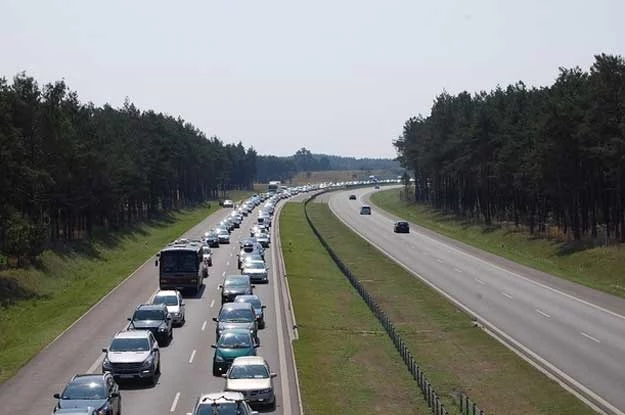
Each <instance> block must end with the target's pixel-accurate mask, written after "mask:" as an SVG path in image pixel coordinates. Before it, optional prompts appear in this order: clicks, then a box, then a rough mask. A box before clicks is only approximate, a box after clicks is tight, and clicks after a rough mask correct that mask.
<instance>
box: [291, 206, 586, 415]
mask: <svg viewBox="0 0 625 415" xmlns="http://www.w3.org/2000/svg"><path fill="white" fill-rule="evenodd" d="M308 211H309V213H310V215H311V219H312V220H313V222H314V223H315V226H316V227H317V228H318V230H319V231H320V232H321V234H322V235H323V236H324V238H325V239H326V240H327V241H328V243H329V244H330V245H331V246H332V248H333V249H334V250H335V252H336V253H337V255H339V257H340V258H341V259H342V260H343V261H344V262H345V263H346V264H347V265H348V266H349V268H350V269H351V270H352V272H353V273H354V275H356V276H357V277H358V278H359V280H360V281H361V282H362V283H363V284H364V285H365V287H366V288H367V290H368V291H369V292H370V294H371V295H373V296H374V297H375V298H376V300H377V301H378V303H379V304H380V305H381V307H382V309H383V310H384V311H385V312H386V313H387V314H388V315H389V317H390V318H391V320H392V321H393V322H394V323H395V325H396V326H397V327H398V329H399V330H400V333H401V336H402V337H403V338H404V340H405V341H406V343H407V344H408V347H409V349H410V350H411V352H412V353H413V354H414V355H415V358H416V360H417V361H418V362H419V364H420V366H421V367H423V369H424V370H425V373H426V375H427V376H428V377H429V378H430V381H431V382H432V384H433V387H434V388H435V389H436V390H437V391H438V393H439V394H440V395H441V397H442V399H443V402H444V404H445V407H446V408H448V409H450V408H453V407H456V408H457V404H456V403H455V400H456V398H455V396H457V395H456V394H457V393H458V392H460V391H462V392H465V393H466V394H467V395H469V396H470V397H471V398H472V399H473V400H474V401H475V402H476V403H477V404H478V406H479V407H480V408H481V409H483V410H484V411H485V413H488V414H505V415H517V414H518V415H521V414H523V415H526V414H536V415H543V414H544V415H557V414H562V415H570V414H576V415H583V414H594V412H593V411H592V410H591V409H590V408H588V407H586V406H585V405H584V404H583V403H582V402H581V401H579V400H578V399H576V398H575V397H574V396H573V395H571V394H569V393H568V392H566V391H565V390H564V389H562V388H561V387H560V386H559V385H558V384H557V383H555V382H553V381H551V380H550V379H548V378H547V377H546V376H544V375H543V374H542V373H540V372H538V371H537V370H536V369H534V368H533V367H532V366H531V365H529V364H528V363H527V362H525V361H524V360H523V359H521V358H520V357H518V356H517V355H516V354H514V353H513V352H512V351H510V350H508V349H507V348H506V347H505V346H503V345H501V344H500V343H499V342H497V341H496V340H494V339H492V338H491V337H489V336H488V335H487V334H485V332H483V331H482V330H480V329H479V328H476V327H474V326H473V324H472V321H471V318H470V317H469V316H468V315H466V314H464V313H463V312H461V311H459V310H458V309H457V308H456V307H454V306H453V305H452V304H451V303H449V302H448V301H447V300H446V299H444V298H443V297H441V296H440V295H439V294H438V293H437V292H435V291H434V290H432V289H431V288H429V287H428V286H426V285H425V284H423V283H421V282H420V281H419V280H417V279H416V278H415V277H413V276H412V275H411V274H409V273H408V272H407V271H405V270H404V269H403V268H401V267H400V266H398V265H397V264H395V263H394V262H393V261H392V260H390V259H388V258H387V257H386V256H385V255H383V254H382V253H380V252H379V251H378V250H377V249H375V248H374V247H372V246H371V245H369V244H368V243H367V242H366V241H365V240H363V239H362V238H360V237H359V236H358V235H356V234H354V233H353V232H352V231H351V230H349V228H347V227H346V226H345V225H343V224H342V223H341V222H340V221H339V220H338V219H337V218H336V217H335V216H334V215H333V214H332V213H331V211H330V210H329V208H328V206H327V205H325V204H319V203H311V204H309V205H308ZM312 297H314V298H315V299H316V300H320V299H321V298H323V297H321V296H312ZM296 311H297V310H296ZM297 318H298V321H299V318H300V315H299V314H297Z"/></svg>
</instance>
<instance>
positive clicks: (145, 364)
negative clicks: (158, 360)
mask: <svg viewBox="0 0 625 415" xmlns="http://www.w3.org/2000/svg"><path fill="white" fill-rule="evenodd" d="M153 363H154V356H153V355H150V356H148V358H147V359H145V360H144V361H143V367H150V366H152V364H153Z"/></svg>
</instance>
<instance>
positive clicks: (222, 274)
mask: <svg viewBox="0 0 625 415" xmlns="http://www.w3.org/2000/svg"><path fill="white" fill-rule="evenodd" d="M221 276H222V277H225V276H226V271H224V272H222V273H221ZM217 289H219V287H217Z"/></svg>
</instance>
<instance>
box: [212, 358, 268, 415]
mask: <svg viewBox="0 0 625 415" xmlns="http://www.w3.org/2000/svg"><path fill="white" fill-rule="evenodd" d="M276 376H277V375H276V374H275V373H272V372H271V370H270V369H269V365H268V364H267V361H266V360H265V359H264V358H263V357H262V356H242V357H237V358H235V359H234V360H233V361H232V365H231V366H230V369H228V372H226V373H225V374H224V375H223V377H224V378H225V379H226V385H225V386H224V390H225V391H231V392H240V393H241V394H243V396H244V397H245V400H246V401H247V402H248V403H249V404H250V405H254V404H257V405H265V406H268V407H270V408H271V409H273V408H274V407H275V404H276V395H275V393H274V387H273V378H275V377H276Z"/></svg>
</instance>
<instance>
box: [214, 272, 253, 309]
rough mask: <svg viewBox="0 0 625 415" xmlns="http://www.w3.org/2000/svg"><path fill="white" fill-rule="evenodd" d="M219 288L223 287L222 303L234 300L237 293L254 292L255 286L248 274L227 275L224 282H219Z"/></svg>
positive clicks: (248, 293)
mask: <svg viewBox="0 0 625 415" xmlns="http://www.w3.org/2000/svg"><path fill="white" fill-rule="evenodd" d="M219 288H220V289H221V304H224V303H230V302H232V301H234V299H235V297H236V296H237V295H244V294H247V295H251V294H254V292H253V289H254V286H253V285H252V283H251V282H250V277H249V276H248V275H227V276H226V278H225V279H224V282H223V284H219Z"/></svg>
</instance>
